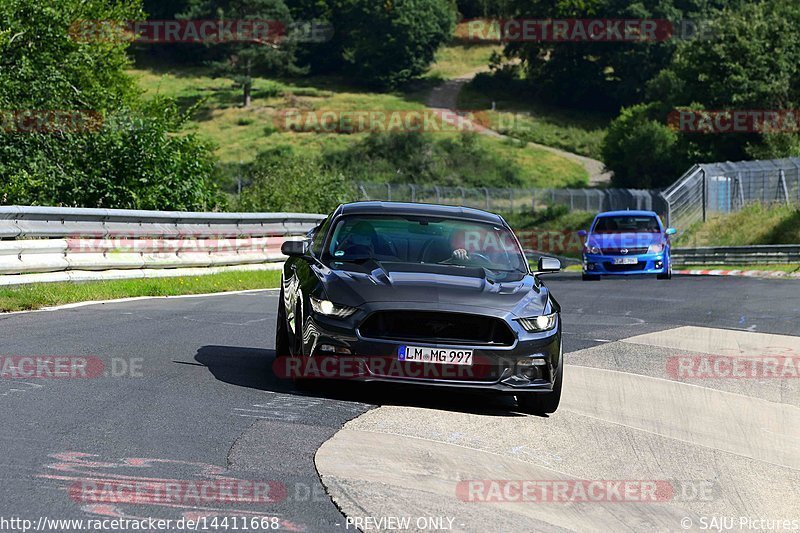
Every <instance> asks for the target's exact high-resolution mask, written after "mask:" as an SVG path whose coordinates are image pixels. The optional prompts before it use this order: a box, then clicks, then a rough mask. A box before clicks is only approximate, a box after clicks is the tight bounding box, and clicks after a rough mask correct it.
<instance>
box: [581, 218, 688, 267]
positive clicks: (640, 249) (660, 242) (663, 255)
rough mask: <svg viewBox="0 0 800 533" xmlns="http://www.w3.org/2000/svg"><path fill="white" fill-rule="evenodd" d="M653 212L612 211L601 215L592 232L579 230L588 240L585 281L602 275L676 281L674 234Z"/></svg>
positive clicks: (585, 246)
mask: <svg viewBox="0 0 800 533" xmlns="http://www.w3.org/2000/svg"><path fill="white" fill-rule="evenodd" d="M675 233H676V230H675V229H674V228H668V229H667V228H665V227H664V224H663V223H662V222H661V219H660V218H659V217H658V215H657V214H655V213H654V212H652V211H609V212H606V213H600V214H599V215H597V216H596V217H595V219H594V222H592V227H591V229H590V230H589V231H588V232H587V231H583V230H581V231H579V232H578V234H579V235H580V236H581V237H585V244H584V247H583V279H584V280H598V279H600V277H601V276H629V275H637V274H638V275H642V274H655V275H656V276H657V277H658V279H670V278H672V261H671V259H670V242H669V238H670V235H674V234H675Z"/></svg>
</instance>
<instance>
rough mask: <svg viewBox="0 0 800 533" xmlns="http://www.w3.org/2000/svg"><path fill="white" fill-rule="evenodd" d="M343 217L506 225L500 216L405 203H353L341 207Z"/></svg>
mask: <svg viewBox="0 0 800 533" xmlns="http://www.w3.org/2000/svg"><path fill="white" fill-rule="evenodd" d="M340 214H342V215H415V216H432V217H446V218H460V219H465V220H473V221H479V222H488V223H491V224H503V225H505V224H504V222H503V218H502V217H501V216H500V215H495V214H494V213H489V212H487V211H481V210H480V209H472V208H471V207H456V206H452V205H437V204H412V203H405V202H371V201H370V202H353V203H350V204H344V205H342V206H341V207H340Z"/></svg>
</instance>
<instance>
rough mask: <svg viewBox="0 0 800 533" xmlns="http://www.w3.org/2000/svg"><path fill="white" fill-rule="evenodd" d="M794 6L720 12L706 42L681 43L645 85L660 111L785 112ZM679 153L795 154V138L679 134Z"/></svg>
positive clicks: (795, 100)
mask: <svg viewBox="0 0 800 533" xmlns="http://www.w3.org/2000/svg"><path fill="white" fill-rule="evenodd" d="M798 25H800V5H798V4H797V2H795V1H793V0H774V1H770V2H761V3H752V4H747V5H745V6H743V7H741V8H739V9H725V10H723V11H721V12H720V13H719V14H718V16H717V17H716V18H715V19H714V20H713V23H712V26H711V33H712V36H713V37H712V38H710V39H701V40H694V41H687V42H684V43H681V45H680V46H679V47H678V49H677V50H676V52H675V55H674V58H673V60H672V62H671V63H670V65H669V66H668V67H667V68H665V69H664V70H663V71H662V72H661V73H659V75H658V76H657V77H656V78H655V79H654V80H652V81H651V82H650V84H649V85H648V96H649V98H650V99H652V100H654V101H661V102H662V109H663V110H664V111H665V112H666V111H668V110H670V109H674V108H680V107H687V108H689V109H692V110H698V109H710V110H715V111H723V110H737V109H738V110H792V109H796V108H797V106H798V104H800V38H798V37H797V33H796V31H795V30H796V28H797V27H798ZM680 145H681V146H682V147H683V148H682V150H683V151H684V153H686V154H692V155H698V156H699V157H702V158H703V159H704V160H706V161H728V160H732V161H735V160H741V159H747V158H751V157H770V158H775V157H785V156H796V155H800V151H799V150H798V147H800V136H798V135H797V133H796V132H783V133H782V132H774V133H769V134H763V133H760V132H749V133H743V132H740V133H723V134H706V135H703V134H697V133H684V134H682V135H681V138H680Z"/></svg>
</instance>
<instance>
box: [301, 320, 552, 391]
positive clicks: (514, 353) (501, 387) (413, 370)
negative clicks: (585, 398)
mask: <svg viewBox="0 0 800 533" xmlns="http://www.w3.org/2000/svg"><path fill="white" fill-rule="evenodd" d="M415 308H417V309H418V308H419V307H416V306H415ZM393 309H397V307H396V306H393ZM374 310H375V308H374V307H373V308H371V309H370V310H361V311H359V312H358V313H357V314H356V315H354V316H353V317H350V318H348V319H345V320H342V319H337V318H331V317H327V316H323V315H319V314H317V313H312V314H311V316H310V317H309V318H308V319H307V323H306V324H305V328H304V329H305V335H304V353H305V354H306V355H307V356H308V357H306V358H304V359H305V361H304V362H302V363H300V366H299V368H301V369H303V368H310V369H311V374H312V375H310V376H301V377H309V378H315V377H322V378H327V379H353V380H356V381H367V382H371V381H380V382H392V383H406V384H415V385H420V384H422V385H431V386H441V387H460V388H468V389H479V390H489V391H495V392H501V393H509V394H515V393H521V392H526V391H528V392H537V391H538V392H549V391H551V390H552V389H553V378H554V376H555V375H556V373H557V370H558V368H559V365H561V364H562V349H561V323H560V317H559V319H558V321H557V323H556V326H555V327H554V328H553V329H552V330H550V331H547V332H541V333H529V332H527V331H525V330H524V329H523V328H522V326H520V325H519V324H518V323H517V322H516V321H515V320H509V319H508V318H507V317H506V318H504V321H505V322H506V323H507V324H508V325H509V327H510V328H511V329H512V331H513V332H514V336H515V339H514V342H513V343H512V344H510V345H508V346H497V345H467V344H446V343H429V342H427V343H426V342H423V341H420V340H418V339H414V340H408V341H405V340H401V339H391V340H390V339H376V338H367V337H363V336H362V335H361V334H360V332H359V329H358V325H359V324H360V323H361V321H362V320H363V319H364V318H365V316H367V315H368V313H369V312H371V311H374ZM451 311H454V312H455V311H458V310H457V309H453V310H451ZM461 311H462V312H465V311H468V309H464V310H461ZM408 345H411V346H417V347H429V348H446V349H457V350H472V351H473V358H472V365H453V364H442V363H421V362H408V361H400V360H399V357H398V353H399V350H400V347H401V346H408ZM294 364H298V362H297V361H295V362H294Z"/></svg>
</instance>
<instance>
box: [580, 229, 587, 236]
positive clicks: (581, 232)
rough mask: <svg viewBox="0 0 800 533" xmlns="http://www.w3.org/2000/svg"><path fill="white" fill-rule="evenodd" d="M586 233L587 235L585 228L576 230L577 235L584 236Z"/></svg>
mask: <svg viewBox="0 0 800 533" xmlns="http://www.w3.org/2000/svg"><path fill="white" fill-rule="evenodd" d="M587 235H589V232H588V231H586V230H585V229H582V230H578V237H586V236H587Z"/></svg>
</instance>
